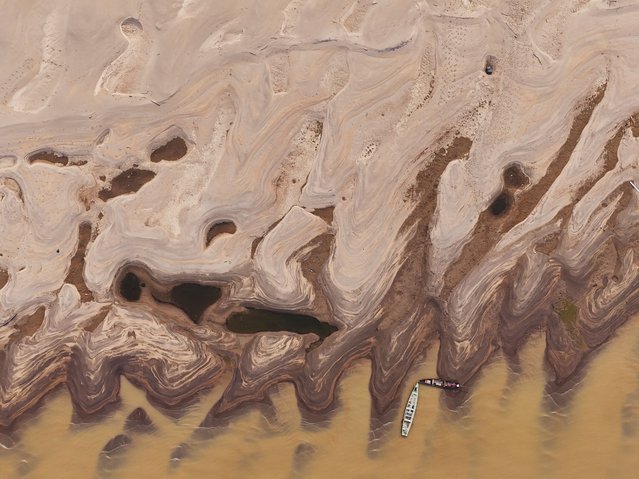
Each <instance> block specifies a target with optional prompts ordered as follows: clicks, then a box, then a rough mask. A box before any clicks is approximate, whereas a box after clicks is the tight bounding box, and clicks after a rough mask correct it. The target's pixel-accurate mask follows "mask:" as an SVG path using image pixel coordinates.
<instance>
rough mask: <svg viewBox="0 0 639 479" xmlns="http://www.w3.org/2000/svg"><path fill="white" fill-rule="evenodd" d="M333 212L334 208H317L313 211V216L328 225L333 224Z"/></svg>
mask: <svg viewBox="0 0 639 479" xmlns="http://www.w3.org/2000/svg"><path fill="white" fill-rule="evenodd" d="M334 210H335V207H334V206H327V207H325V208H318V209H316V210H313V214H314V215H316V216H319V217H320V218H322V219H323V220H324V221H326V222H327V223H328V224H329V225H330V224H331V223H332V222H333V211H334Z"/></svg>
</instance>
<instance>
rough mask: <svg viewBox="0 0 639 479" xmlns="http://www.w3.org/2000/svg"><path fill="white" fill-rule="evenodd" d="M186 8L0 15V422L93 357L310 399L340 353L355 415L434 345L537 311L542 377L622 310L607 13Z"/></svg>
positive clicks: (630, 194)
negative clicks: (4, 39)
mask: <svg viewBox="0 0 639 479" xmlns="http://www.w3.org/2000/svg"><path fill="white" fill-rule="evenodd" d="M187 3H188V2H186V3H185V4H184V5H181V6H180V5H179V4H175V2H168V1H166V2H165V1H161V2H159V3H158V5H157V6H155V4H154V7H153V8H150V7H149V8H141V9H140V10H139V11H138V10H135V11H127V12H120V11H118V12H116V11H115V10H111V9H109V8H107V9H103V10H100V12H98V13H96V12H94V9H92V8H91V7H90V6H89V5H77V6H76V7H77V8H76V7H74V9H72V10H71V11H69V12H68V15H62V14H61V13H60V11H58V10H56V8H55V7H54V6H50V7H49V6H45V7H43V8H38V9H33V8H31V7H32V5H30V3H29V2H26V3H24V5H23V4H22V3H21V4H20V5H19V6H16V7H15V8H14V9H13V10H12V11H11V12H10V15H7V16H6V17H7V18H11V17H17V19H16V18H12V19H11V21H10V22H9V21H6V22H5V25H4V26H5V27H6V28H5V29H4V30H3V31H4V32H5V34H6V35H15V36H16V38H23V39H24V42H23V43H24V44H25V45H30V46H29V49H30V50H29V52H28V57H29V59H35V60H32V61H35V62H36V66H35V67H34V68H29V69H25V68H22V67H21V65H22V62H24V61H25V59H24V58H21V54H20V53H18V52H14V53H12V54H11V55H7V56H6V58H4V59H3V60H2V61H3V62H4V63H5V64H4V65H3V67H4V68H3V69H2V72H4V77H3V81H2V82H0V90H2V95H0V96H2V98H3V100H2V101H3V102H4V104H5V107H6V108H5V110H4V111H3V115H2V118H1V119H0V136H1V137H2V139H3V142H2V148H3V151H0V348H1V352H0V373H1V374H0V427H6V426H9V425H10V424H12V423H13V422H14V421H15V420H16V419H17V418H18V417H20V416H21V415H22V414H23V413H24V412H25V411H27V410H28V409H30V408H32V407H33V406H35V405H36V404H37V402H38V401H39V400H40V399H41V398H42V397H44V396H45V395H46V394H47V393H48V392H49V391H51V390H53V389H54V388H56V387H57V386H60V385H63V384H65V385H66V386H67V387H68V389H69V391H70V392H71V395H72V398H73V401H74V403H75V405H76V410H77V411H78V413H79V414H82V415H91V414H94V413H96V412H97V411H99V410H100V409H101V408H104V407H106V405H108V404H111V403H114V402H115V401H117V397H118V376H119V375H124V376H126V377H127V378H129V379H130V380H131V381H132V382H133V383H134V384H136V385H138V386H140V387H142V388H144V389H145V390H146V391H147V393H148V394H149V396H150V397H151V398H152V399H153V400H154V401H157V402H158V403H160V404H164V405H166V406H174V407H177V406H178V405H180V404H183V403H184V402H185V401H188V400H189V399H190V398H193V397H194V396H195V395H196V393H197V392H198V391H201V390H203V389H206V388H209V387H211V386H213V385H214V384H216V382H218V381H220V380H221V378H222V377H225V373H230V374H229V375H230V376H231V377H232V380H231V382H230V384H228V387H227V389H226V391H225V392H224V394H223V396H222V399H221V400H220V401H219V402H218V403H217V404H216V405H215V406H214V407H213V409H212V411H211V414H210V417H209V418H207V420H206V421H205V425H207V424H208V425H210V424H215V423H216V422H215V418H216V417H221V416H225V417H226V416H228V415H229V414H232V412H233V411H234V410H235V409H237V408H239V407H240V406H242V407H245V406H246V405H248V404H250V403H252V402H261V403H263V404H267V403H268V394H269V391H270V388H271V387H272V386H274V385H276V384H277V383H279V382H283V381H285V382H290V383H292V384H294V386H295V388H296V391H297V394H298V398H299V403H300V405H301V407H302V409H303V410H304V411H305V412H306V413H308V414H311V413H312V414H320V415H321V414H326V413H327V412H328V411H330V410H331V408H332V407H333V406H334V405H335V394H336V391H337V386H338V384H339V380H340V378H341V377H342V375H343V374H344V371H345V370H347V369H348V367H349V365H351V364H352V363H353V362H354V361H356V360H358V359H363V358H369V359H371V361H372V366H373V368H372V376H371V380H370V386H369V387H370V392H371V394H372V397H373V402H372V404H373V411H372V416H373V419H375V418H380V417H382V418H383V417H386V415H387V414H389V411H392V410H393V407H394V406H395V405H396V404H397V394H398V391H400V389H401V385H402V382H403V380H404V379H405V377H406V374H407V372H408V371H409V370H410V368H411V367H412V366H413V365H414V364H415V362H416V361H417V360H418V359H419V358H420V357H421V356H423V355H424V354H427V352H428V350H429V347H430V345H431V344H432V342H433V341H435V340H437V339H439V341H440V353H439V358H438V368H439V372H440V374H442V375H444V376H447V377H450V378H451V379H456V380H458V381H462V382H464V381H468V380H471V379H472V377H473V376H474V375H475V374H476V373H477V371H478V370H479V369H480V368H481V367H482V365H483V364H485V363H486V361H488V360H489V358H490V356H491V354H492V353H493V351H495V350H497V349H498V348H500V349H503V350H505V351H506V352H507V354H508V355H509V356H510V357H512V358H514V357H516V355H517V351H518V349H519V347H520V346H521V345H522V344H523V342H525V341H526V338H527V337H528V335H529V334H530V333H531V331H533V330H535V331H537V330H545V331H546V335H547V346H546V347H547V354H546V358H547V362H548V365H549V366H550V368H551V370H552V371H553V375H552V377H551V378H550V381H551V383H552V384H554V385H557V384H567V383H568V382H569V379H570V378H571V377H574V375H575V373H576V371H578V369H579V368H580V366H581V365H582V364H583V363H584V359H585V358H587V356H588V355H589V354H591V353H592V352H593V351H595V350H596V349H597V348H598V347H599V346H600V345H601V344H603V343H604V342H605V341H606V340H607V339H608V338H609V337H610V336H611V335H613V334H614V332H615V330H616V329H617V328H618V327H619V326H620V325H621V324H622V323H623V322H624V321H625V319H626V318H627V317H628V316H629V315H630V314H632V313H633V312H636V311H637V310H638V309H639V298H638V297H637V294H636V293H635V291H636V290H637V286H639V285H637V284H636V283H637V281H636V278H637V276H638V274H637V268H638V266H637V264H638V261H639V259H638V253H637V247H638V245H639V213H638V211H639V210H638V207H639V201H638V199H637V197H638V196H637V195H638V193H637V192H636V191H635V190H633V189H632V187H631V186H630V184H629V183H628V182H629V180H635V181H637V180H639V173H638V166H637V155H638V152H639V136H638V135H639V133H638V131H639V130H638V127H637V124H638V121H637V112H639V93H638V92H639V90H638V89H637V88H636V84H637V78H638V76H637V75H638V74H637V72H639V58H638V57H637V55H636V54H634V52H636V51H637V45H638V43H639V36H638V34H637V29H636V25H637V23H639V11H637V10H636V9H635V8H632V7H621V8H622V9H623V15H618V14H616V13H614V14H613V12H614V10H613V9H612V7H610V6H608V5H604V3H605V2H591V3H588V4H580V5H573V4H572V3H565V2H554V3H550V4H548V5H543V6H540V5H530V4H528V3H519V2H515V4H516V5H515V4H510V3H508V4H503V5H502V4H501V3H499V2H498V3H495V5H492V6H488V5H483V6H479V5H476V4H475V3H472V2H465V3H464V2H462V3H463V4H462V3H455V4H453V3H452V2H440V3H439V4H438V5H428V7H427V8H425V7H424V6H423V5H419V6H416V5H414V4H413V3H411V2H399V3H398V4H397V3H393V4H392V5H391V4H390V3H388V2H386V3H385V2H377V3H376V4H371V5H369V6H366V8H365V9H363V10H362V9H360V8H359V7H357V8H355V7H353V8H351V7H352V5H351V3H352V2H350V3H348V4H345V3H343V2H335V3H331V5H330V6H328V7H327V6H326V5H322V6H321V8H320V5H318V4H316V3H314V2H304V3H303V4H298V3H296V4H295V5H293V4H291V5H292V6H289V7H287V8H286V12H285V14H284V15H281V14H270V13H272V12H270V11H269V9H270V8H271V7H269V6H264V7H263V10H264V11H263V12H262V11H261V10H260V12H261V13H259V14H256V13H255V11H254V9H241V8H235V7H232V8H230V10H228V11H227V10H225V12H226V13H225V15H228V17H229V18H228V20H225V21H224V22H222V23H220V20H219V18H218V17H216V15H217V14H218V13H219V12H217V10H216V9H215V8H211V9H199V8H198V7H197V6H196V5H194V4H193V5H192V4H190V3H189V4H188V5H187ZM512 8H515V9H516V11H517V14H516V15H513V14H512ZM351 10H352V11H353V12H359V13H357V14H355V13H353V15H351V14H349V15H346V16H345V15H344V12H345V11H351ZM280 13H281V12H280ZM550 17H552V18H555V17H556V18H561V19H562V21H553V22H549V21H545V20H546V19H548V18H550ZM123 18H125V20H124V21H123V20H122V19H123ZM16 20H17V21H16ZM79 24H81V25H82V28H77V25H79ZM234 24H241V25H246V28H243V29H241V30H238V29H236V28H234V27H233V25H234ZM257 24H259V28H251V25H257ZM18 26H20V27H19V28H18ZM187 26H188V28H186V27H187ZM155 27H157V28H155ZM211 28H213V31H212V30H211ZM185 29H186V30H185ZM187 30H188V33H185V31H187ZM36 33H37V35H36ZM31 35H34V37H33V38H31ZM593 38H597V39H598V41H597V42H593V41H592V39H593ZM31 50H33V51H31ZM25 55H26V54H25ZM30 61H31V60H30ZM38 62H40V63H39V65H38ZM488 67H490V68H488ZM169 73H170V74H169ZM0 75H2V74H0ZM56 152H57V153H56ZM62 152H63V153H62ZM62 166H64V167H62ZM249 310H261V311H270V312H273V311H277V312H286V313H288V314H293V315H296V317H297V318H298V319H300V318H302V319H301V323H304V324H303V325H302V326H300V327H299V328H297V326H295V327H288V326H287V327H285V325H283V323H282V324H279V323H277V324H270V325H269V324H268V323H269V321H266V320H265V321H262V322H260V321H259V320H256V323H255V324H254V325H252V327H251V328H250V330H249V329H247V330H245V331H244V332H243V331H241V330H240V329H236V330H235V331H234V328H228V327H227V325H228V324H229V323H228V321H229V320H230V318H238V315H241V313H242V312H246V311H249ZM234 315H235V316H234ZM308 318H311V319H308ZM289 319H290V318H289ZM231 321H233V320H231ZM305 322H307V323H305ZM309 325H310V326H309ZM229 375H227V376H229ZM139 415H140V417H139V418H138V419H139V420H140V421H143V422H144V421H146V419H145V418H144V415H143V414H141V413H140V414H139Z"/></svg>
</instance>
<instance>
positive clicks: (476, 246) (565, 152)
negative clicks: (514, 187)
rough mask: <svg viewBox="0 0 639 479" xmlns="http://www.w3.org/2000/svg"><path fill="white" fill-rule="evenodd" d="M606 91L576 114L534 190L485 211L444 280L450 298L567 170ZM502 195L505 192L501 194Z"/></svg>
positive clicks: (596, 94)
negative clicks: (501, 208) (500, 211)
mask: <svg viewBox="0 0 639 479" xmlns="http://www.w3.org/2000/svg"><path fill="white" fill-rule="evenodd" d="M605 92H606V87H605V86H604V87H601V88H600V89H599V90H598V91H597V92H596V93H595V94H594V95H593V96H591V97H589V98H588V99H587V100H586V101H585V102H584V104H583V106H582V107H581V111H580V112H579V113H578V114H577V115H576V116H575V119H574V120H573V123H572V126H571V128H570V132H569V133H568V137H567V138H566V140H565V141H564V143H563V145H562V146H561V147H560V148H559V151H558V152H557V156H556V157H555V159H554V160H553V161H552V163H551V164H550V166H549V167H548V169H547V170H546V173H545V174H544V176H543V177H542V178H541V179H540V180H539V181H538V182H537V183H535V184H534V185H532V186H531V187H530V189H528V190H526V191H524V192H522V193H521V194H520V195H518V196H517V197H516V198H515V199H514V202H515V204H514V206H513V207H512V209H511V210H510V212H504V213H507V214H504V215H500V216H499V217H498V218H495V215H494V214H493V212H492V211H490V208H488V209H487V210H486V211H484V212H482V213H481V214H480V215H479V218H478V219H477V223H476V224H475V227H474V229H473V237H472V239H471V240H470V241H469V242H468V243H466V245H465V246H464V247H463V249H462V252H461V254H460V255H459V257H458V258H457V260H455V262H454V263H453V264H452V266H450V267H449V268H448V271H447V272H446V276H445V279H444V289H443V291H442V294H443V296H444V297H447V296H448V295H449V294H450V291H451V290H452V289H453V288H454V287H455V286H456V285H457V284H458V283H459V281H460V280H461V279H462V278H463V277H464V276H466V274H467V273H468V272H469V271H470V269H471V268H472V267H473V266H474V265H476V264H477V263H478V262H479V261H480V260H481V258H483V257H484V256H485V255H486V253H488V251H489V250H490V249H491V248H492V246H494V245H495V244H497V239H498V238H499V237H500V236H501V235H502V234H504V233H506V232H507V231H509V230H510V229H511V228H512V227H513V226H515V225H517V224H519V223H521V222H522V221H523V220H524V219H525V218H526V217H528V215H530V213H531V212H532V210H533V209H534V208H535V206H537V204H538V203H539V201H540V200H541V198H542V197H543V196H544V195H545V194H546V192H547V191H548V188H550V186H551V185H552V183H553V182H554V181H555V179H556V178H557V176H558V175H559V174H560V173H561V171H562V170H563V169H564V167H565V166H566V164H567V163H568V160H570V156H571V155H572V152H573V151H574V149H575V147H576V146H577V142H578V141H579V138H580V137H581V134H582V132H583V131H584V129H585V128H586V125H587V124H588V122H589V121H590V117H591V116H592V112H593V111H594V109H595V108H596V106H597V105H598V104H599V103H600V102H601V100H602V99H603V97H604V94H605ZM500 194H501V193H500Z"/></svg>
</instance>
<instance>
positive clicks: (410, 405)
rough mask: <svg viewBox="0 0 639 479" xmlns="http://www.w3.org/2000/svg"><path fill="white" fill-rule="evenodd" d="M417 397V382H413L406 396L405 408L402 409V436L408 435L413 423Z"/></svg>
mask: <svg viewBox="0 0 639 479" xmlns="http://www.w3.org/2000/svg"><path fill="white" fill-rule="evenodd" d="M417 399H419V384H417V383H416V384H415V386H414V387H413V390H412V391H411V393H410V396H409V397H408V402H407V403H406V409H405V410H404V420H403V421H402V436H404V437H406V436H408V433H409V432H410V427H411V426H412V425H413V419H414V418H415V411H416V410H417Z"/></svg>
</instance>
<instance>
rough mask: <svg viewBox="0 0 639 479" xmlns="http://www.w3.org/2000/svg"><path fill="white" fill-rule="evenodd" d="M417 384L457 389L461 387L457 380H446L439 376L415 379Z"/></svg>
mask: <svg viewBox="0 0 639 479" xmlns="http://www.w3.org/2000/svg"><path fill="white" fill-rule="evenodd" d="M417 383H418V384H423V385H424V386H432V387H434V388H440V389H448V390H453V391H455V390H457V389H459V388H461V384H459V383H458V382H457V381H448V380H446V379H439V378H428V379H420V380H419V381H417Z"/></svg>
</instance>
